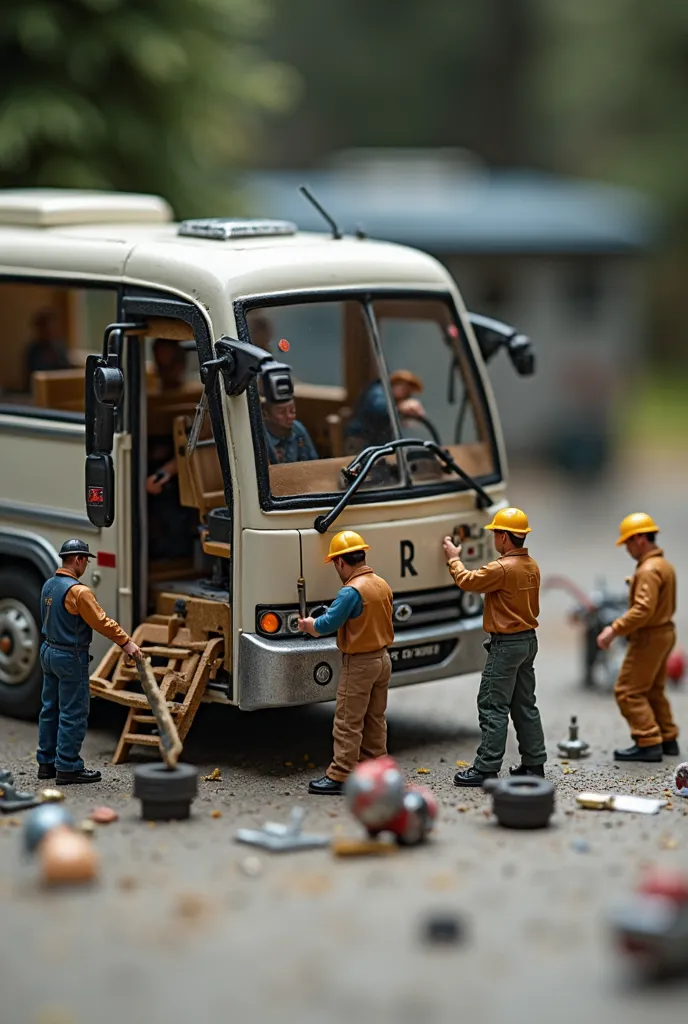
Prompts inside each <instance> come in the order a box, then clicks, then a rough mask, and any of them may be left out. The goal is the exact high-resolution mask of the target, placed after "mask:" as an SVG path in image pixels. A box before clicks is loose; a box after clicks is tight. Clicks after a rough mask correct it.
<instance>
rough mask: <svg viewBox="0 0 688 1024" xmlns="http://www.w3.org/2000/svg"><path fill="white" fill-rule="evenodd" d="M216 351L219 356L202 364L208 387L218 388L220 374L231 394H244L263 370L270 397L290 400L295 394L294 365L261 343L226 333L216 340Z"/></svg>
mask: <svg viewBox="0 0 688 1024" xmlns="http://www.w3.org/2000/svg"><path fill="white" fill-rule="evenodd" d="M215 354H216V357H217V358H215V359H209V360H208V361H207V362H205V363H203V365H202V366H201V380H202V381H203V383H204V384H205V388H206V391H208V392H209V391H211V390H212V389H213V388H214V386H215V381H216V380H217V377H218V374H219V375H220V376H221V377H222V381H223V383H224V387H225V393H226V394H227V395H243V393H244V391H245V390H246V388H247V387H248V385H249V383H250V382H251V380H252V379H253V378H254V377H255V376H257V375H258V374H260V378H261V380H262V382H263V394H264V396H265V399H266V401H268V402H288V401H289V400H290V399H291V398H293V397H294V382H293V380H292V376H291V367H289V366H287V365H286V363H278V362H276V361H275V360H274V359H273V358H272V356H271V355H270V353H269V352H266V351H265V350H264V349H262V348H258V346H257V345H249V344H248V343H247V342H245V341H235V340H234V339H233V338H226V337H222V338H218V340H217V341H216V342H215Z"/></svg>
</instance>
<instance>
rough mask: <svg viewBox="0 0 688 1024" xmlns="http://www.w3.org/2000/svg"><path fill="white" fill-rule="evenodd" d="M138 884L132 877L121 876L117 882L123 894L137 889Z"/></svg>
mask: <svg viewBox="0 0 688 1024" xmlns="http://www.w3.org/2000/svg"><path fill="white" fill-rule="evenodd" d="M138 884H139V883H138V881H137V879H136V878H135V877H134V875H123V876H122V877H121V878H120V879H119V881H118V882H117V885H118V886H119V888H120V889H124V891H125V892H132V891H133V890H134V889H137V888H138Z"/></svg>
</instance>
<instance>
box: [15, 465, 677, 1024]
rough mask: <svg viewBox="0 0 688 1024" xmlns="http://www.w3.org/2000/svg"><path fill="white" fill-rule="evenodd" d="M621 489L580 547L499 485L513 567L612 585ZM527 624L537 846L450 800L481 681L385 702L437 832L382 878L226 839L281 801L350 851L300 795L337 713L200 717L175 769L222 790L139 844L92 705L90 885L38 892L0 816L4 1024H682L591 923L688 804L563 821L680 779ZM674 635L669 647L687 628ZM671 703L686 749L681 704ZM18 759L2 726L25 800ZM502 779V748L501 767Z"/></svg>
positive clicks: (526, 483)
mask: <svg viewBox="0 0 688 1024" xmlns="http://www.w3.org/2000/svg"><path fill="white" fill-rule="evenodd" d="M638 472H640V469H638V467H637V466H636V467H634V471H633V474H631V473H630V472H629V473H624V474H622V475H621V476H620V478H619V479H617V480H616V481H614V482H613V483H614V486H612V482H610V483H609V485H608V487H607V488H606V489H605V490H602V491H600V492H596V493H595V494H594V495H591V496H590V501H589V503H588V506H587V512H588V515H589V516H590V517H591V520H592V521H595V517H598V518H599V524H600V525H599V529H598V528H597V527H595V529H594V530H593V531H592V532H590V531H588V534H587V535H586V533H584V532H583V531H581V530H580V529H579V528H578V527H577V517H578V515H579V513H580V512H581V509H582V508H583V502H582V500H581V499H580V497H577V498H576V500H575V501H571V497H572V496H571V495H570V494H569V495H567V494H566V492H564V491H562V490H561V489H560V488H556V487H554V485H553V484H552V482H551V481H543V480H542V479H541V478H528V477H526V476H525V475H521V476H520V477H519V476H517V477H516V480H515V481H514V487H513V489H512V500H514V501H515V502H516V503H518V504H521V505H522V506H523V507H525V508H527V509H528V511H529V512H530V513H531V516H532V517H533V518H534V519H536V520H539V521H540V523H541V526H540V529H539V532H538V536H537V542H536V540H535V538H534V541H533V544H532V545H531V550H533V552H534V553H535V554H536V557H538V558H539V559H540V561H541V564H542V567H543V574H544V573H545V572H555V571H556V572H559V571H563V572H567V571H568V572H572V574H574V575H575V577H576V579H577V581H578V582H579V583H581V584H582V585H583V586H584V587H585V588H588V587H589V586H590V585H591V583H592V582H593V580H594V578H595V576H596V575H597V573H598V572H605V573H606V574H607V575H608V577H609V578H610V579H612V578H614V579H616V580H620V579H621V578H622V576H623V574H624V573H625V572H628V571H629V569H630V563H628V562H627V561H624V555H623V553H620V552H619V551H618V550H616V549H615V548H614V546H613V536H614V533H615V530H616V524H617V523H618V521H619V519H620V518H621V516H622V515H623V514H624V513H625V512H627V511H630V510H631V508H632V507H635V505H637V504H638V501H637V500H635V501H634V500H630V502H629V496H628V494H627V493H626V491H629V492H632V491H633V488H634V486H637V483H636V475H635V474H636V473H638ZM643 472H644V474H645V475H644V476H643V477H642V479H643V488H644V493H645V494H646V495H647V494H648V493H650V491H651V493H652V494H653V499H654V503H652V502H650V503H649V504H651V505H652V507H651V508H649V509H648V510H649V511H652V512H653V514H655V515H656V516H657V518H658V519H659V520H660V522H661V523H662V524H663V525H664V526H665V536H664V542H665V543H666V545H667V551H668V553H669V552H671V555H672V556H673V557H674V559H675V561H676V562H677V564H679V567H680V566H681V562H680V558H683V559H684V561H686V559H687V558H688V556H687V555H686V553H685V551H683V552H681V548H680V540H681V539H682V536H681V534H680V533H679V529H680V523H679V522H678V519H677V518H676V519H675V521H674V517H677V512H676V509H677V508H678V507H679V504H680V502H679V501H678V500H677V495H676V493H675V492H672V491H670V490H669V489H668V488H667V487H666V486H664V487H661V486H660V482H661V481H660V479H659V475H660V474H661V473H666V469H665V468H662V467H661V466H660V467H657V466H654V468H653V466H650V467H647V466H646V467H644V469H643ZM652 472H655V473H656V474H657V479H656V481H654V480H653V478H652V475H651V474H652ZM648 476H649V481H648ZM619 481H621V483H620V482H619ZM682 486H683V487H684V489H685V488H686V486H688V485H686V484H682ZM640 504H641V507H642V505H643V504H648V502H646V501H641V502H640ZM658 506H659V507H658ZM662 506H663V507H662ZM662 516H663V518H662ZM605 534H607V535H608V536H605ZM610 537H611V539H610ZM677 552H678V553H680V557H679V556H678V555H677ZM685 568H686V569H688V565H686V566H685ZM684 578H685V576H684ZM543 604H544V605H545V607H544V609H543V617H542V628H541V633H540V656H539V659H538V689H539V701H540V705H541V708H542V712H543V720H544V723H545V729H546V734H547V741H548V749H549V753H550V761H549V764H548V767H547V773H548V777H549V778H550V779H551V780H552V781H554V782H555V784H556V787H557V806H556V813H555V815H554V817H553V819H552V823H551V826H550V828H549V829H548V830H546V831H534V832H523V833H520V832H512V831H508V830H503V829H500V828H499V826H498V825H497V824H496V823H495V820H494V818H493V817H492V816H491V813H490V805H491V800H490V798H489V797H488V796H486V795H485V794H483V793H482V792H472V791H468V792H464V791H460V790H457V789H456V788H455V787H454V786H453V785H452V776H453V773H454V772H455V771H456V767H455V762H456V760H457V759H458V760H465V761H470V760H471V759H472V756H473V753H474V751H475V746H476V736H477V733H476V730H475V720H476V715H475V693H476V687H477V677H475V676H471V677H465V678H463V679H457V680H446V681H443V682H440V683H433V684H429V685H426V686H423V687H415V688H409V689H407V690H403V691H395V692H393V693H392V695H391V699H390V711H389V735H390V752H391V753H393V754H394V755H395V756H396V757H397V758H398V760H399V762H400V764H401V765H402V767H403V769H404V771H405V773H406V775H407V777H408V778H409V780H414V781H417V782H423V783H425V784H428V785H430V786H431V787H432V788H433V790H434V791H435V793H436V794H437V797H438V799H439V801H440V805H441V816H440V822H439V825H438V828H437V831H436V836H435V838H434V840H433V841H432V842H431V843H429V844H428V845H427V846H425V847H420V848H417V849H415V850H408V851H404V852H400V853H398V854H397V855H396V856H394V857H388V858H384V859H383V860H378V859H370V858H369V859H357V860H342V861H337V860H335V859H334V858H333V857H332V855H331V854H330V853H329V851H327V850H319V851H310V852H303V853H294V854H282V855H270V854H267V853H263V852H261V851H254V850H252V849H250V848H248V847H242V846H239V845H237V844H235V843H234V841H233V835H234V832H235V830H236V828H237V827H239V826H252V825H260V824H262V823H263V822H264V821H265V820H266V819H271V820H276V821H285V820H286V819H287V817H288V814H289V811H290V809H291V808H292V807H293V806H295V805H296V804H301V805H302V806H305V807H307V809H308V816H307V819H306V823H305V824H306V828H307V829H308V830H309V831H314V832H324V833H328V834H332V833H335V834H336V833H340V832H341V833H343V834H355V833H356V827H355V824H354V823H353V822H352V821H351V820H350V819H349V818H348V816H347V814H346V812H345V811H344V807H343V804H342V801H341V798H317V797H308V796H307V795H306V793H305V786H306V784H307V781H308V779H309V778H312V777H316V776H318V775H319V774H321V773H322V769H323V768H324V767H325V766H326V764H327V762H328V758H329V753H330V731H331V720H332V708H331V707H329V706H320V707H313V708H302V709H290V710H286V711H280V712H260V713H255V714H253V715H242V714H241V713H238V712H235V711H233V710H232V709H224V708H217V707H208V708H203V709H202V711H201V713H200V714H199V716H198V718H197V720H196V723H195V724H194V727H193V729H192V732H191V734H190V742H189V744H188V746H187V749H186V751H185V759H186V760H188V761H190V762H192V763H194V764H197V765H198V767H199V768H200V770H201V772H202V774H206V773H209V772H210V771H212V769H214V768H215V767H219V768H220V770H221V775H222V778H221V780H220V781H218V782H201V783H200V784H199V790H200V791H199V797H198V799H197V800H196V802H195V804H194V808H193V817H192V819H191V820H190V821H188V822H180V823H173V824H166V825H163V824H158V825H156V826H152V825H149V824H146V823H144V822H142V821H141V820H140V819H139V805H138V802H137V801H135V800H133V798H132V797H131V795H130V793H131V766H128V765H124V766H121V767H118V768H112V767H109V766H108V761H109V758H110V756H111V754H112V751H113V749H114V745H115V741H116V738H117V735H118V732H119V728H120V726H121V722H122V717H121V714H120V713H119V709H110V708H104V707H103V706H102V705H100V706H97V707H96V708H94V711H95V714H94V722H93V728H92V729H91V730H90V732H89V735H88V738H87V742H86V747H85V755H86V758H87V763H88V764H89V765H90V766H95V767H101V766H102V767H103V768H104V770H105V779H104V781H103V783H102V784H101V785H100V786H98V787H83V788H77V787H72V788H71V789H65V793H66V795H67V802H68V805H69V807H70V809H71V810H72V811H73V813H74V814H75V816H76V817H77V818H79V817H83V816H85V815H86V814H87V813H88V812H89V811H90V810H91V809H92V808H93V807H94V806H96V805H97V804H108V805H110V806H111V807H113V808H115V810H117V812H118V813H119V816H120V817H119V821H117V822H115V823H114V824H111V825H108V826H99V827H98V829H97V834H96V836H95V838H94V842H95V844H96V846H97V849H98V851H99V853H100V855H101V858H102V867H101V878H100V882H99V883H98V884H97V885H96V886H95V887H93V888H90V889H83V890H71V891H70V890H64V891H59V892H54V893H45V892H43V891H41V890H40V889H39V888H38V886H37V884H36V879H35V876H34V871H35V864H33V863H32V862H28V863H27V862H24V861H23V860H22V858H21V857H20V837H21V816H20V815H17V816H14V817H11V816H10V817H8V816H5V817H0V858H1V863H2V865H3V869H4V870H3V871H2V873H1V874H0V1021H1V1022H2V1024H96V1022H97V1024H111V1022H112V1024H121V1022H131V1024H139V1022H144V1021H147V1022H155V1024H157V1022H165V1024H177V1022H180V1024H181V1022H186V1021H189V1020H194V1021H197V1022H199V1024H215V1022H216V1021H217V1022H222V1024H225V1022H226V1021H227V1020H230V1019H231V1020H242V1021H251V1022H254V1021H259V1022H262V1021H273V1020H280V1021H289V1022H291V1021H298V1022H299V1024H311V1022H312V1024H322V1022H329V1021H332V1022H339V1021H342V1022H344V1021H346V1022H350V1021H352V1020H358V1021H361V1022H369V1021H370V1022H378V1021H379V1022H382V1021H384V1022H387V1021H395V1022H397V1024H434V1022H444V1021H447V1022H449V1021H451V1022H454V1021H456V1020H457V1019H461V1018H463V1017H466V1016H468V1015H470V1016H473V1017H475V1018H476V1019H479V1020H480V1021H482V1022H485V1024H493V1022H494V1024H502V1022H505V1024H506V1022H515V1024H520V1022H521V1021H523V1022H525V1021H528V1022H529V1024H530V1022H539V1021H543V1022H544V1021H545V1020H547V1021H550V1020H554V1019H556V1020H558V1021H560V1022H564V1024H568V1022H573V1021H576V1022H577V1021H579V1020H580V1019H586V1020H589V1021H592V1022H597V1021H602V1020H605V1021H609V1022H616V1021H620V1022H621V1021H624V1022H625V1024H634V1022H636V1021H638V1022H643V1024H645V1022H646V1021H647V1020H648V1019H652V1021H653V1024H661V1022H663V1021H665V1020H666V1021H669V1020H672V1021H673V1020H674V1019H677V1015H678V1019H680V1014H681V1013H682V1014H683V1016H685V1000H686V995H687V993H688V988H687V987H686V986H685V985H681V984H672V985H668V986H663V987H661V988H647V987H644V986H642V985H640V984H639V983H638V981H637V980H636V979H634V978H632V977H631V976H629V974H628V973H627V971H626V969H625V966H624V964H623V963H622V962H621V961H620V960H619V959H618V958H617V956H616V954H615V951H614V949H613V947H612V943H611V942H610V938H609V934H608V931H607V927H606V915H607V914H608V912H609V909H610V908H611V907H612V906H613V905H614V904H615V902H616V901H618V899H619V898H622V897H623V895H624V894H625V893H626V892H627V891H628V890H629V888H630V887H632V886H633V884H634V883H635V881H636V879H637V877H638V874H639V872H640V871H641V870H642V868H643V866H644V865H647V864H665V865H674V866H684V865H685V860H686V849H687V848H688V801H684V800H682V799H681V798H673V799H671V798H670V802H669V806H668V807H667V808H665V809H663V810H662V811H660V813H659V814H658V815H656V816H653V817H649V816H648V817H646V816H641V815H631V814H620V813H613V812H594V811H584V810H579V809H576V805H575V795H576V793H578V792H580V791H582V790H586V789H588V790H597V791H610V790H611V791H615V792H623V793H629V792H630V793H637V794H639V795H648V796H650V795H651V796H659V797H663V796H665V789H667V788H669V787H670V784H671V778H672V767H673V765H674V764H675V763H676V759H673V760H668V759H665V761H664V763H663V764H661V765H657V766H654V765H636V766H634V765H631V766H617V765H614V764H613V762H612V760H611V751H612V749H613V747H614V746H616V745H619V744H623V745H625V744H626V742H627V733H626V728H625V723H624V722H623V720H622V719H621V718H620V716H619V714H618V712H617V710H616V707H615V704H614V701H613V699H612V698H611V696H610V695H609V694H605V693H590V692H588V691H584V690H582V689H581V688H580V687H579V686H578V684H577V675H578V664H579V660H580V652H579V647H578V644H579V638H578V636H577V634H576V633H575V631H574V630H572V629H571V628H570V627H569V626H568V625H567V624H566V623H565V621H564V613H565V611H566V609H567V607H568V602H567V601H566V599H565V598H563V597H558V596H555V595H552V596H551V598H548V599H546V600H545V601H543ZM679 628H680V630H682V634H683V637H684V642H685V637H686V636H688V623H687V622H686V619H685V615H684V616H683V618H681V617H680V616H679ZM671 696H672V702H673V704H674V707H675V711H676V715H677V718H678V720H679V723H680V724H682V725H683V726H684V731H685V732H686V734H687V735H688V729H687V728H686V727H687V726H688V693H687V692H685V691H682V690H672V694H671ZM574 713H575V714H578V716H579V720H580V725H581V735H582V737H583V738H584V739H586V740H587V741H588V742H589V743H590V744H591V748H592V756H591V757H590V758H589V759H587V760H585V761H582V762H577V763H576V762H570V763H569V764H568V765H566V764H564V763H562V762H561V761H560V760H559V759H558V758H557V757H556V744H557V741H558V740H559V739H561V738H563V737H564V736H565V735H566V731H567V723H568V719H569V716H570V715H571V714H574ZM687 742H688V741H687ZM34 746H35V726H33V725H31V724H27V723H19V722H14V721H10V720H6V719H0V765H1V766H3V767H10V768H12V769H13V770H14V771H15V773H16V775H17V780H18V781H19V782H21V783H22V784H23V786H24V787H25V788H32V787H33V786H34V785H35V776H34V770H35V769H34V765H33V751H34ZM686 755H687V757H688V749H687V750H686ZM517 760H518V758H517V754H516V750H515V747H514V745H513V738H510V746H509V750H508V755H507V761H506V764H509V763H515V762H516V761H517ZM288 762H290V764H288ZM314 766H315V767H314ZM420 768H423V769H428V770H429V771H428V773H425V772H423V773H420V774H419V773H418V769H420ZM218 812H219V814H218ZM434 910H447V911H456V912H457V913H458V914H459V915H461V917H462V919H463V920H464V921H465V922H466V929H467V931H466V939H465V941H464V942H463V943H462V944H461V945H459V946H455V947H449V948H445V949H442V948H437V947H430V946H427V945H425V944H424V942H423V941H422V937H421V928H422V923H423V921H424V919H425V917H426V915H427V914H428V913H430V912H432V911H434Z"/></svg>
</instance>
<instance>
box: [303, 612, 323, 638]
mask: <svg viewBox="0 0 688 1024" xmlns="http://www.w3.org/2000/svg"><path fill="white" fill-rule="evenodd" d="M299 630H300V632H301V633H310V635H311V636H317V635H318V634H317V633H316V631H315V619H314V618H312V617H311V616H310V615H309V616H308V618H307V619H299Z"/></svg>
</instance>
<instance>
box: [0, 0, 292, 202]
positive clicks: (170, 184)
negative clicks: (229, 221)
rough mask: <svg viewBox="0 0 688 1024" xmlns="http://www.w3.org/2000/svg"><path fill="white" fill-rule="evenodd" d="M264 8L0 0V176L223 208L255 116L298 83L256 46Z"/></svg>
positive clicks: (234, 2)
mask: <svg viewBox="0 0 688 1024" xmlns="http://www.w3.org/2000/svg"><path fill="white" fill-rule="evenodd" d="M269 14H270V8H269V7H268V6H266V4H265V3H264V2H263V0H2V3H1V4H0V187H10V186H29V185H33V186H36V185H38V186H40V185H44V186H47V185H49V186H72V187H84V188H106V189H107V188H114V189H124V190H127V189H134V190H138V191H150V192H155V193H160V194H162V195H164V196H165V197H166V198H167V199H168V200H170V201H171V202H172V204H173V206H174V207H175V209H176V211H177V212H178V213H179V214H181V215H190V214H204V213H205V214H207V213H211V212H217V210H218V209H222V208H223V205H224V206H225V207H226V201H227V184H226V183H227V180H228V171H229V168H230V167H231V166H232V164H233V163H234V162H236V161H237V160H242V159H246V158H247V156H248V153H249V151H250V147H251V145H252V140H253V133H254V129H255V123H256V118H257V116H258V115H259V114H264V113H265V112H267V111H269V112H277V111H282V110H285V109H286V108H287V107H288V106H289V105H290V104H291V102H292V101H293V99H294V97H295V92H296V89H297V84H298V82H297V79H296V76H295V75H294V73H293V72H292V71H291V70H290V69H289V68H288V67H287V66H286V65H284V64H282V63H280V62H278V61H276V60H273V59H269V58H268V57H266V56H265V54H264V53H263V52H262V51H261V49H260V48H259V47H258V45H257V42H256V40H257V39H259V38H260V36H261V34H263V33H264V32H265V28H266V20H267V18H268V16H269Z"/></svg>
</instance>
